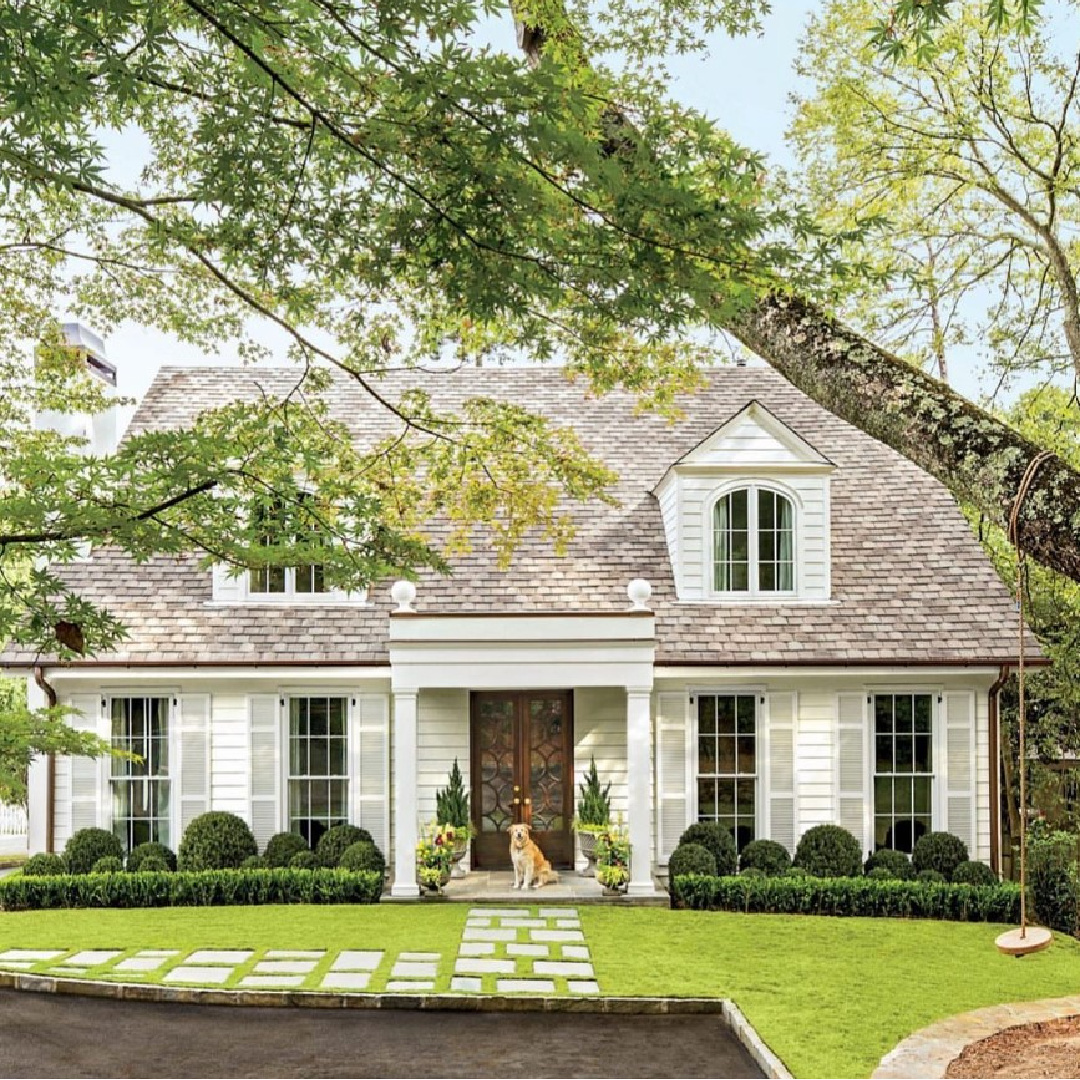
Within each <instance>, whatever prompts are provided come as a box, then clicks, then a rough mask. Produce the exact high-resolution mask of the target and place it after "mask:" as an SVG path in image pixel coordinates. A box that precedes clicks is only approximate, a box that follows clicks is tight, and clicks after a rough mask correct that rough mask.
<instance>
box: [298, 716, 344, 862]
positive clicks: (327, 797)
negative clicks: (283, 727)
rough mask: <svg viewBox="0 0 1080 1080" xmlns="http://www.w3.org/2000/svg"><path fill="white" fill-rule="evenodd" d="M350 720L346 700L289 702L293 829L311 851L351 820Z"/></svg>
mask: <svg viewBox="0 0 1080 1080" xmlns="http://www.w3.org/2000/svg"><path fill="white" fill-rule="evenodd" d="M347 718H348V699H347V698H344V697H294V698H289V780H288V784H289V829H290V831H291V832H295V833H299V834H300V835H301V836H302V837H303V838H304V839H305V840H306V841H307V842H308V844H309V845H310V846H311V847H312V848H314V847H315V845H316V844H317V843H318V842H319V837H320V836H322V834H323V833H324V832H326V830H327V829H329V828H331V827H332V826H334V825H344V824H346V823H347V822H348V818H349V813H348V798H349V777H348V770H349V765H348V762H349V746H348V741H349V740H348V723H347Z"/></svg>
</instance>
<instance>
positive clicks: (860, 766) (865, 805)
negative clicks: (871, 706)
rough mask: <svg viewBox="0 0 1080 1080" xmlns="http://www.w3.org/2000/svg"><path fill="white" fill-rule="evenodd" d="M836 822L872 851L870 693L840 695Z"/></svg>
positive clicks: (837, 729)
mask: <svg viewBox="0 0 1080 1080" xmlns="http://www.w3.org/2000/svg"><path fill="white" fill-rule="evenodd" d="M836 698H837V710H836V718H837V727H836V819H837V824H838V825H840V826H841V827H842V828H845V829H847V831H848V832H850V833H852V834H854V836H855V837H856V838H857V839H858V841H859V844H860V845H861V847H862V849H863V852H864V853H865V852H866V851H867V850H868V848H869V846H870V845H869V839H868V838H869V835H870V830H869V819H870V798H869V795H868V793H867V762H866V752H865V747H866V694H865V693H861V692H860V693H857V694H848V693H844V694H837V695H836Z"/></svg>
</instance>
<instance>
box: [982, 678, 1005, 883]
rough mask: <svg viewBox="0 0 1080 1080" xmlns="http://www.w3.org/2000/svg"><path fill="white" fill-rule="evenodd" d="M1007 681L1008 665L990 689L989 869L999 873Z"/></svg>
mask: <svg viewBox="0 0 1080 1080" xmlns="http://www.w3.org/2000/svg"><path fill="white" fill-rule="evenodd" d="M1008 679H1009V665H1008V664H1002V665H1001V671H1000V672H999V674H998V677H997V681H996V682H995V683H994V684H993V685H992V686H991V687H990V694H989V702H988V706H987V708H988V713H989V722H990V812H991V817H990V868H991V869H992V870H993V871H994V873H995V874H1000V873H1001V710H1000V708H999V698H1000V695H1001V688H1002V687H1003V686H1004V685H1005V683H1006V682H1007V681H1008Z"/></svg>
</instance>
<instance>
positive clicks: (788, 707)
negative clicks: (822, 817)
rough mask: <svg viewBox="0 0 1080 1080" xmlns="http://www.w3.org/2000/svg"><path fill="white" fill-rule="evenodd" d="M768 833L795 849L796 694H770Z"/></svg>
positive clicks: (790, 851)
mask: <svg viewBox="0 0 1080 1080" xmlns="http://www.w3.org/2000/svg"><path fill="white" fill-rule="evenodd" d="M768 702H769V713H768V724H769V730H768V748H769V759H768V773H767V777H768V788H767V791H768V813H769V817H768V825H767V831H766V835H767V837H768V838H769V839H770V840H775V841H777V843H780V844H783V845H784V847H786V848H787V849H788V852H789V853H792V854H793V853H794V851H795V695H794V694H792V693H783V694H769V698H768Z"/></svg>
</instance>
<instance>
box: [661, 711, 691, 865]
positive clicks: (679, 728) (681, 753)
mask: <svg viewBox="0 0 1080 1080" xmlns="http://www.w3.org/2000/svg"><path fill="white" fill-rule="evenodd" d="M695 762H696V755H695V754H693V753H692V748H691V746H690V725H689V724H688V723H687V712H686V695H685V694H670V693H669V694H664V693H661V694H657V695H656V791H657V819H658V822H659V827H658V828H657V830H656V849H657V850H656V861H657V862H658V863H660V864H662V865H664V864H666V863H667V861H668V857H669V856H670V855H671V853H672V852H673V851H674V850H675V848H676V846H677V845H678V843H679V837H680V836H681V835H682V834H683V831H684V830H685V829H686V827H687V825H689V824H690V813H691V808H692V806H693V801H692V799H691V797H690V794H691V792H690V784H691V777H692V775H693V772H694V769H695Z"/></svg>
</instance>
